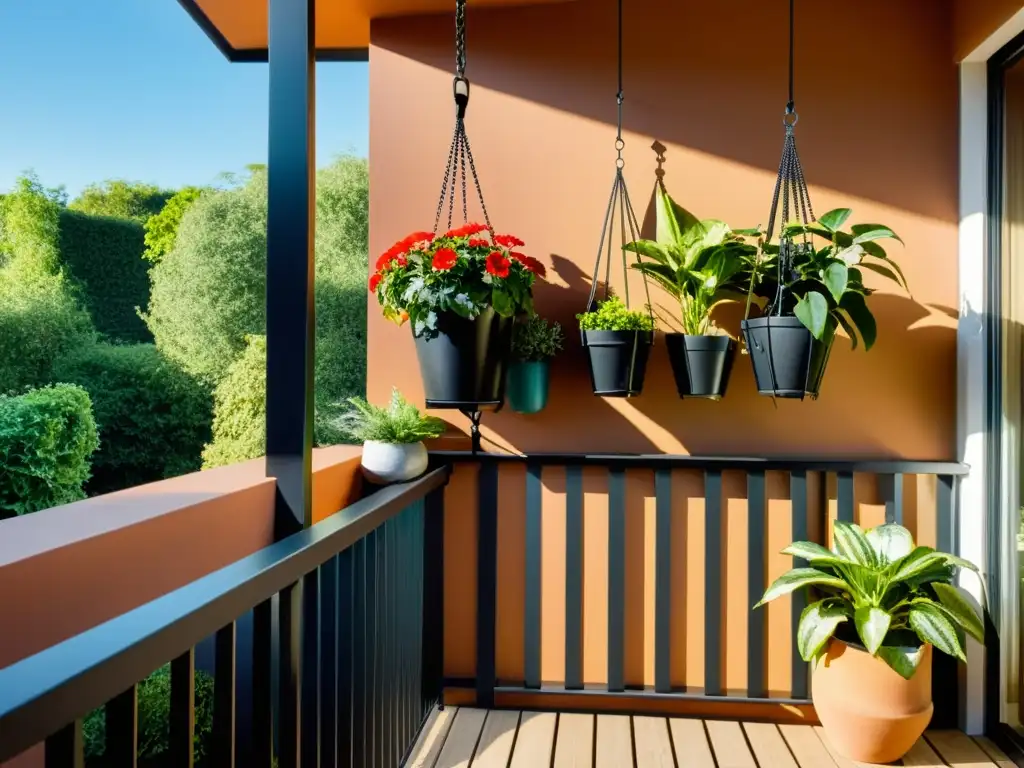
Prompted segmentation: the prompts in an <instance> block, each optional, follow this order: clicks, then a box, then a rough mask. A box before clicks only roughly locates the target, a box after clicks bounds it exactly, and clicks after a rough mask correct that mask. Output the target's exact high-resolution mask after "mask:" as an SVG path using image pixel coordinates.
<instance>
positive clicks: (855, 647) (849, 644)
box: [829, 637, 931, 664]
mask: <svg viewBox="0 0 1024 768" xmlns="http://www.w3.org/2000/svg"><path fill="white" fill-rule="evenodd" d="M829 643H842V644H843V645H845V646H846V647H847V648H850V649H851V650H854V651H860V652H861V653H865V654H866V653H867V652H868V649H867V648H865V647H864V646H863V645H861V644H860V643H855V642H853V641H852V640H841V639H839V638H838V637H833V638H831V639H830V640H829ZM928 645H931V643H921V645H918V646H913V645H889V646H882V647H883V648H905V649H907V650H920V649H922V648H925V647H927V646H928ZM868 655H870V654H868ZM872 658H876V659H878V657H877V656H873V657H872ZM878 660H879V661H881V662H882V663H883V664H884V663H885V662H884V661H882V659H878Z"/></svg>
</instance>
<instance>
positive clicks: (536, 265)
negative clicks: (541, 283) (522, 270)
mask: <svg viewBox="0 0 1024 768" xmlns="http://www.w3.org/2000/svg"><path fill="white" fill-rule="evenodd" d="M520 255H522V254H520ZM521 261H522V264H523V266H524V267H526V268H527V269H528V270H530V271H531V272H533V274H535V275H537V276H538V277H547V274H548V271H547V269H546V268H545V267H544V265H543V264H541V263H540V262H539V261H537V260H536V259H535V258H533V256H523V258H522V259H521Z"/></svg>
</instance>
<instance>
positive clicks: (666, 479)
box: [654, 469, 685, 693]
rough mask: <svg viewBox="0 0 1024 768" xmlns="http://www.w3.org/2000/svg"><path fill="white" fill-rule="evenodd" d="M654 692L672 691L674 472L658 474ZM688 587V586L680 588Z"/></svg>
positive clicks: (655, 494)
mask: <svg viewBox="0 0 1024 768" xmlns="http://www.w3.org/2000/svg"><path fill="white" fill-rule="evenodd" d="M654 505H655V512H654V515H655V522H654V690H655V691H657V692H658V693H669V692H671V690H672V470H671V469H659V470H658V471H657V472H655V473H654ZM679 586H680V588H685V584H681V585H679Z"/></svg>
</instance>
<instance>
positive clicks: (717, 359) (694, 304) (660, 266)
mask: <svg viewBox="0 0 1024 768" xmlns="http://www.w3.org/2000/svg"><path fill="white" fill-rule="evenodd" d="M655 201H656V211H657V230H656V232H657V234H656V239H655V240H637V241H635V242H632V243H629V244H627V245H626V249H627V250H629V251H633V252H634V253H636V254H637V255H638V256H639V257H640V261H639V262H638V263H636V264H634V265H633V269H636V270H639V271H640V272H642V273H643V274H644V276H645V277H650V278H651V279H652V280H654V282H656V283H658V284H659V285H660V286H661V287H662V288H664V289H665V290H666V291H667V292H668V293H669V295H671V296H672V297H673V298H675V299H676V301H678V302H679V322H680V324H681V326H682V329H683V332H682V333H669V334H666V336H665V345H666V347H667V349H668V356H669V361H670V362H671V364H672V373H673V375H674V376H675V380H676V389H677V390H678V391H679V396H680V397H702V398H708V399H711V400H720V399H721V398H722V397H723V396H724V395H725V390H726V388H727V387H728V385H729V374H730V373H731V372H732V364H733V360H734V358H735V356H736V344H735V342H734V341H733V340H732V338H730V337H729V336H728V335H726V334H725V333H724V332H723V331H721V330H720V329H718V328H717V327H715V326H714V325H713V323H712V320H711V313H712V311H713V310H714V308H715V307H717V306H718V305H719V304H721V303H723V302H726V301H734V300H739V299H742V298H743V296H744V293H745V291H746V286H747V285H749V282H750V274H751V270H752V268H753V264H754V261H755V259H756V256H757V249H756V248H755V247H754V246H752V245H750V244H748V243H746V242H745V241H744V239H743V238H744V236H745V235H750V234H756V231H754V230H744V231H739V232H734V231H733V230H731V229H729V227H728V226H727V225H726V224H725V223H724V222H722V221H719V220H717V219H706V220H703V221H701V220H699V219H697V218H696V217H695V216H694V215H693V214H691V213H690V212H689V211H687V210H685V209H684V208H682V207H681V206H679V205H678V204H677V203H676V202H675V201H674V200H672V198H671V197H670V196H669V194H668V192H667V191H666V190H665V187H664V185H663V184H662V183H661V181H660V179H659V181H658V183H657V185H656V188H655Z"/></svg>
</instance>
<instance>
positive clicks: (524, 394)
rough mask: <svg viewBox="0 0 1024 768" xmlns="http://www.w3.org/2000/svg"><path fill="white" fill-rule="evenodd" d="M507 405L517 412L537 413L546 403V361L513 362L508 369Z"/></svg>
mask: <svg viewBox="0 0 1024 768" xmlns="http://www.w3.org/2000/svg"><path fill="white" fill-rule="evenodd" d="M506 390H507V391H506V393H505V394H506V395H508V402H509V405H510V406H512V410H513V411H516V412H517V413H537V412H538V411H541V410H543V409H544V406H545V405H547V404H548V362H547V360H544V361H542V362H531V363H524V362H515V363H512V364H511V365H510V366H509V369H508V386H507V388H506Z"/></svg>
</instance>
